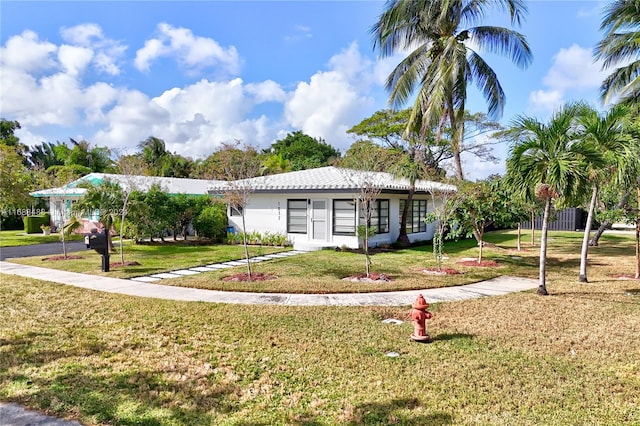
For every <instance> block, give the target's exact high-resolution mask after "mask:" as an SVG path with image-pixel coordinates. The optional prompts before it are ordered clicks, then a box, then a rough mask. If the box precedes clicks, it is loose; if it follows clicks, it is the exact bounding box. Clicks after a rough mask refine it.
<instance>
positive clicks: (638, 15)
mask: <svg viewBox="0 0 640 426" xmlns="http://www.w3.org/2000/svg"><path fill="white" fill-rule="evenodd" d="M600 29H601V30H604V31H605V32H606V33H605V36H604V38H603V39H602V40H601V41H600V42H599V43H598V45H597V46H596V48H595V58H596V59H599V60H602V61H603V68H604V69H609V68H612V67H615V70H614V71H613V72H612V73H611V74H609V76H608V77H607V78H606V79H605V80H604V82H603V83H602V86H601V87H600V95H601V97H602V99H603V101H604V102H605V103H609V102H610V101H612V100H614V99H616V100H617V101H619V102H630V101H631V102H637V101H638V99H639V98H640V2H638V1H637V0H615V1H612V2H610V3H609V4H608V5H607V6H606V8H605V9H604V16H603V18H602V23H601V24H600Z"/></svg>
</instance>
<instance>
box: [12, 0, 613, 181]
mask: <svg viewBox="0 0 640 426" xmlns="http://www.w3.org/2000/svg"><path fill="white" fill-rule="evenodd" d="M603 4H604V3H603V2H596V1H530V2H529V14H528V16H527V19H526V21H525V22H524V24H523V25H522V26H521V27H520V28H519V31H520V32H522V33H523V34H524V35H525V36H526V37H527V40H528V42H529V44H530V46H531V49H532V51H533V54H534V62H533V64H532V66H530V67H529V68H528V69H527V70H525V71H523V70H519V69H518V68H517V67H515V66H514V65H512V64H511V63H510V62H509V61H507V60H505V59H503V58H500V57H495V56H491V55H484V56H485V58H486V59H487V61H488V62H489V63H490V64H491V66H492V67H493V68H494V69H495V71H496V72H497V74H498V76H499V78H500V81H501V83H502V85H503V88H504V90H505V92H506V95H507V104H506V109H505V111H504V116H503V118H502V120H501V121H502V122H503V123H504V124H508V123H509V122H510V120H511V119H513V117H514V116H516V115H518V114H526V115H529V116H536V117H540V118H541V119H545V118H547V117H548V116H549V114H550V113H551V112H552V111H553V110H554V108H557V107H558V106H560V105H561V104H562V103H564V102H566V101H570V100H586V101H589V102H592V103H593V104H594V105H595V106H599V105H598V104H597V102H598V86H599V84H600V82H601V81H602V79H603V76H604V74H603V72H602V71H601V70H600V67H599V65H598V64H594V63H593V60H592V57H591V52H592V49H593V46H594V45H595V44H596V43H597V42H598V40H599V39H600V38H601V33H600V32H599V23H600V19H601V9H602V6H603ZM383 7H384V2H381V1H286V2H285V1H280V2H272V1H256V2H252V1H251V2H250V1H233V2H232V1H228V2H222V1H220V2H218V1H195V2H171V1H159V2H152V1H141V2H128V1H115V2H101V1H94V2H88V1H87V2H83V1H69V2H56V1H46V2H32V1H2V2H1V3H0V19H1V22H0V24H1V26H0V31H1V33H0V35H1V38H0V46H1V47H0V49H1V51H0V60H1V66H2V69H1V71H2V72H1V74H0V83H1V84H0V115H1V116H2V117H4V118H7V119H10V120H18V121H19V122H20V123H21V124H22V129H21V130H20V131H19V132H18V136H20V138H21V140H22V141H23V142H25V143H27V144H30V145H31V144H36V143H40V142H42V141H51V142H54V141H66V140H68V138H69V137H72V138H74V139H86V140H88V141H89V142H91V143H93V144H97V145H101V146H103V145H106V146H109V147H111V148H114V149H115V150H116V151H118V152H121V153H125V152H129V153H131V152H133V151H134V150H135V146H136V145H137V144H138V143H139V142H140V141H142V140H144V139H146V138H147V137H148V136H156V137H159V138H161V139H163V140H164V141H165V142H166V143H167V147H168V149H169V150H171V151H172V152H176V153H179V154H182V155H185V156H191V157H194V158H196V157H203V156H207V155H209V154H210V153H211V152H212V151H213V150H215V148H216V147H217V146H219V144H221V143H223V142H229V141H233V140H242V141H243V142H245V143H249V144H253V145H255V146H257V147H259V148H265V147H268V146H269V145H270V144H271V143H273V142H274V141H275V140H277V139H279V138H282V137H284V136H285V135H286V134H287V133H288V132H290V131H294V130H302V131H303V132H305V133H307V134H309V135H311V136H314V137H321V138H323V139H325V140H326V141H327V142H328V143H330V144H331V145H333V146H335V147H336V148H338V149H340V150H341V151H342V152H344V151H346V149H347V148H348V147H349V145H350V144H351V143H352V142H353V138H352V137H350V136H349V135H347V134H346V133H345V131H346V130H347V129H349V128H350V127H351V126H353V125H354V124H357V123H358V122H360V121H361V120H362V119H364V118H366V117H368V116H370V115H371V114H372V113H373V112H375V111H376V110H379V109H383V108H385V107H386V100H387V94H386V93H385V91H384V79H385V78H386V76H387V75H388V73H389V72H390V71H391V69H392V68H393V66H395V65H396V64H397V63H398V62H399V60H400V59H401V58H399V57H394V58H387V59H384V60H379V59H378V58H377V56H376V52H374V50H373V48H372V43H371V37H370V33H369V29H370V28H371V26H372V25H373V24H374V22H375V21H376V19H377V16H378V15H379V14H380V13H381V11H382V10H383ZM486 23H488V24H499V25H507V23H508V22H507V21H506V19H504V17H502V16H500V15H492V16H490V17H489V18H488V19H487V20H486ZM468 109H469V110H470V111H472V112H476V111H486V105H485V104H484V101H482V99H481V98H480V97H479V96H478V94H477V93H476V92H475V90H472V91H471V95H470V98H469V101H468ZM506 152H507V147H506V146H497V147H496V154H497V155H498V156H499V157H501V158H504V157H505V156H506ZM464 161H465V163H464V169H465V174H466V175H467V177H468V178H471V179H474V178H482V177H484V176H486V175H488V174H490V173H495V172H498V173H501V172H503V171H504V162H500V163H497V164H493V163H486V162H480V161H477V159H475V158H473V157H466V158H465V159H464Z"/></svg>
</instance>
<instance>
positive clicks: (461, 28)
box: [371, 0, 532, 179]
mask: <svg viewBox="0 0 640 426" xmlns="http://www.w3.org/2000/svg"><path fill="white" fill-rule="evenodd" d="M490 9H491V10H495V9H498V10H499V11H502V12H507V13H508V14H509V16H510V19H511V23H512V24H517V25H519V24H520V22H521V20H522V18H523V16H524V14H525V13H526V11H527V8H526V5H525V3H524V1H523V0H422V1H417V0H390V1H388V2H387V5H386V8H385V11H384V12H383V13H382V15H381V16H380V18H379V20H378V22H377V23H376V24H375V25H374V26H373V28H372V29H371V32H372V34H373V37H374V47H378V48H379V50H380V56H382V57H388V56H391V55H394V54H396V53H399V52H403V51H405V50H407V49H412V51H411V52H410V53H409V55H408V56H407V57H406V58H405V59H403V60H402V61H401V62H400V64H399V65H398V66H397V67H396V68H395V69H394V70H393V71H392V72H391V74H390V75H389V77H388V78H387V83H386V86H387V90H389V91H390V98H389V103H390V104H391V106H392V107H393V108H398V107H399V106H401V105H403V104H404V103H406V102H407V101H408V100H409V98H410V97H411V96H412V95H413V92H414V90H415V89H416V88H417V87H419V90H418V94H417V97H416V99H415V102H414V104H413V109H412V113H411V116H410V119H409V123H408V124H407V132H409V133H410V132H419V133H420V134H423V133H424V130H425V129H428V128H430V127H431V126H434V125H437V126H438V128H439V129H440V132H439V133H441V131H442V130H443V129H444V126H445V125H446V124H447V122H448V124H449V129H450V134H451V147H452V150H453V159H454V163H455V167H456V176H457V177H458V178H459V179H463V178H464V175H463V173H462V162H461V159H460V145H461V143H462V139H463V135H464V111H465V103H466V99H467V83H469V82H473V83H475V84H476V86H477V87H478V88H479V89H480V91H481V92H482V94H483V96H484V98H485V99H486V101H487V103H488V112H489V115H490V117H491V118H498V117H500V116H501V115H502V111H503V109H504V104H505V99H506V97H505V94H504V91H503V90H502V86H501V85H500V82H499V81H498V77H497V75H496V73H495V72H494V71H493V69H491V67H490V66H489V64H487V62H485V60H484V59H483V58H482V57H481V56H480V54H479V53H478V52H480V51H488V52H491V53H498V54H501V55H506V56H508V57H509V58H510V59H511V60H512V61H513V62H515V63H516V65H518V66H519V67H520V68H526V67H527V66H528V65H529V63H530V62H531V59H532V54H531V51H530V49H529V45H528V44H527V41H526V40H525V37H524V36H523V35H522V34H520V33H518V32H516V31H513V30H511V29H508V28H503V27H495V26H481V25H478V24H479V23H480V22H481V21H482V19H483V18H484V17H485V16H486V15H488V14H489V13H490V12H491V10H490Z"/></svg>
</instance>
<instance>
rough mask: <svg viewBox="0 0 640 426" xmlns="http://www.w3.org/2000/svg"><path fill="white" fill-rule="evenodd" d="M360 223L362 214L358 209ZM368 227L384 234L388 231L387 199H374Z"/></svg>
mask: <svg viewBox="0 0 640 426" xmlns="http://www.w3.org/2000/svg"><path fill="white" fill-rule="evenodd" d="M360 223H362V224H364V215H363V213H362V209H360ZM368 225H369V227H372V226H373V227H375V228H376V234H386V233H388V232H389V200H376V201H375V205H374V207H373V209H372V211H371V221H370V222H369V224H368Z"/></svg>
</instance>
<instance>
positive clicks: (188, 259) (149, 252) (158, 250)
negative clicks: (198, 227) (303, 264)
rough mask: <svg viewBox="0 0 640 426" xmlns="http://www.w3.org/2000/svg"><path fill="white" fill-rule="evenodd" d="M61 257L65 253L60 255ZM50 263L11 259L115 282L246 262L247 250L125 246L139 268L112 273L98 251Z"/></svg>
mask: <svg viewBox="0 0 640 426" xmlns="http://www.w3.org/2000/svg"><path fill="white" fill-rule="evenodd" d="M119 249H120V245H119V243H118V242H116V243H115V252H114V253H112V254H111V256H110V263H119V262H120V254H119ZM286 250H289V249H285V248H282V247H250V249H249V254H250V256H257V255H262V254H268V253H274V252H280V251H286ZM61 254H62V253H61ZM55 257H56V259H54V260H51V256H33V257H25V258H20V259H12V260H11V261H12V262H16V263H22V264H26V265H35V266H42V267H45V268H51V269H61V270H65V271H71V272H82V273H85V274H94V275H107V276H110V277H116V278H130V277H137V276H141V275H149V274H155V273H159V272H166V271H171V270H176V269H183V268H188V267H194V266H203V265H207V264H211V263H219V262H227V261H229V260H236V259H242V258H244V247H243V246H240V245H211V246H197V245H192V246H189V245H183V244H180V243H174V242H171V241H167V243H164V244H152V245H147V244H132V243H130V242H128V241H127V242H125V244H124V260H125V264H126V263H128V262H137V263H138V264H137V265H125V266H124V267H123V266H113V267H111V268H110V271H109V272H102V270H101V267H102V263H101V262H102V260H101V255H100V254H98V253H96V252H95V250H86V251H84V250H83V251H80V252H73V253H69V258H68V259H67V260H60V259H58V258H57V257H58V256H55Z"/></svg>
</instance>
